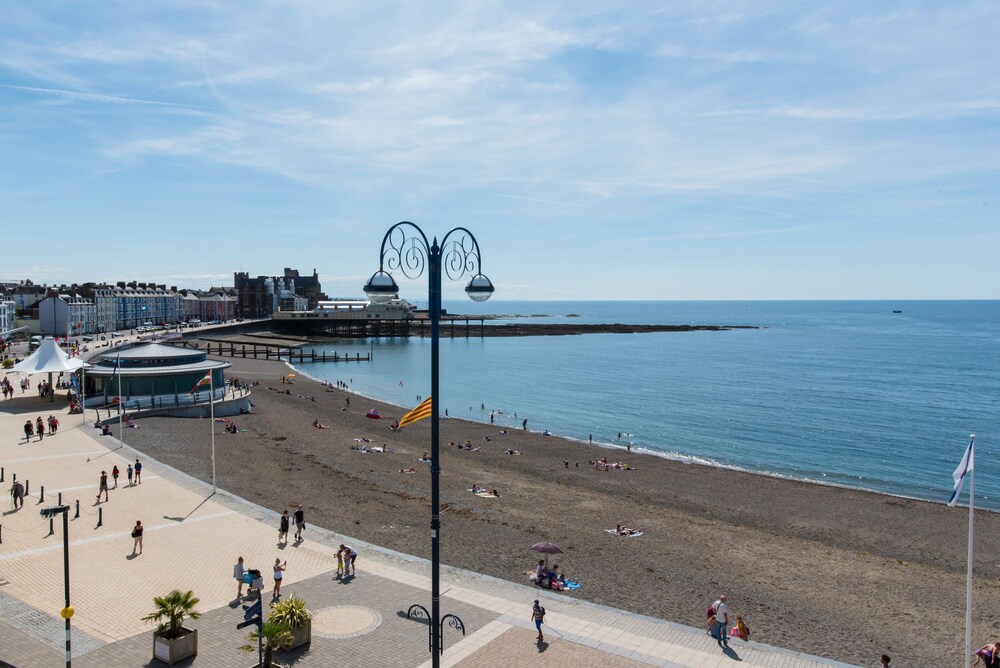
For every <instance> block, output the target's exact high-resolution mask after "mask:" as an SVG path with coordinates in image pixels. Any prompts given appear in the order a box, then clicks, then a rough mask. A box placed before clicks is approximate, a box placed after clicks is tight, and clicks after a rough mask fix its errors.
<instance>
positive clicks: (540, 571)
mask: <svg viewBox="0 0 1000 668" xmlns="http://www.w3.org/2000/svg"><path fill="white" fill-rule="evenodd" d="M544 578H545V560H544V559H539V560H538V565H537V566H535V574H534V575H533V576H531V581H532V582H534V583H535V584H541V582H542V580H543V579H544Z"/></svg>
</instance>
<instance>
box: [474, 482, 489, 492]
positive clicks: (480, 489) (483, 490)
mask: <svg viewBox="0 0 1000 668" xmlns="http://www.w3.org/2000/svg"><path fill="white" fill-rule="evenodd" d="M485 491H486V490H485V489H483V488H482V487H480V486H479V484H478V483H472V493H473V494H479V492H485Z"/></svg>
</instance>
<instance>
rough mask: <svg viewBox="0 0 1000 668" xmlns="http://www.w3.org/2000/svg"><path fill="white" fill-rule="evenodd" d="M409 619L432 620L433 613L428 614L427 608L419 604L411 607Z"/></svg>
mask: <svg viewBox="0 0 1000 668" xmlns="http://www.w3.org/2000/svg"><path fill="white" fill-rule="evenodd" d="M406 618H407V619H430V618H431V613H429V612H427V608H425V607H424V606H422V605H420V604H419V603H414V604H413V605H411V606H410V609H409V610H407V611H406Z"/></svg>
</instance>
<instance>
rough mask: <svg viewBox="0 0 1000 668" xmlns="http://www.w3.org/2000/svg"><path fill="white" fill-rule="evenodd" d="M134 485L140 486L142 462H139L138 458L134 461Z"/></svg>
mask: <svg viewBox="0 0 1000 668" xmlns="http://www.w3.org/2000/svg"><path fill="white" fill-rule="evenodd" d="M135 484H137V485H141V484H142V462H140V461H139V458H138V457H136V459H135Z"/></svg>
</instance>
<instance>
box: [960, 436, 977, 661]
mask: <svg viewBox="0 0 1000 668" xmlns="http://www.w3.org/2000/svg"><path fill="white" fill-rule="evenodd" d="M970 438H971V439H972V443H970V444H969V448H970V449H971V448H973V447H974V446H975V442H976V435H975V434H972V436H970ZM973 456H974V454H972V453H970V458H971V457H973ZM975 491H976V469H975V467H973V468H972V470H970V471H969V555H968V559H967V561H968V567H967V571H966V574H965V663H964V664H962V665H963V666H965V668H968V666H969V665H970V664H969V659H971V658H972V535H973V534H972V527H973V524H972V518H973V506H974V505H975V499H976V496H975Z"/></svg>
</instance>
